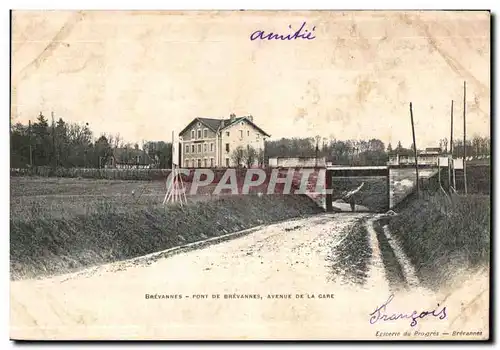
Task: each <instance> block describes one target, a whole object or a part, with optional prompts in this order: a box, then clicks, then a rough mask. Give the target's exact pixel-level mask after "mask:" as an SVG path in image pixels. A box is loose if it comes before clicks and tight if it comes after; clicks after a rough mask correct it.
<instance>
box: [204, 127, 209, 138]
mask: <svg viewBox="0 0 500 350" xmlns="http://www.w3.org/2000/svg"><path fill="white" fill-rule="evenodd" d="M207 137H208V129H203V138H205V139H206V138H207Z"/></svg>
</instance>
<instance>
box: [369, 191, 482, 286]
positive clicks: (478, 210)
mask: <svg viewBox="0 0 500 350" xmlns="http://www.w3.org/2000/svg"><path fill="white" fill-rule="evenodd" d="M398 213H399V215H398V216H396V217H393V218H391V219H388V220H382V221H381V222H379V225H378V226H377V227H375V228H376V229H377V231H378V232H379V242H380V246H381V251H382V255H383V259H384V263H385V266H386V271H392V273H391V274H388V277H389V275H392V281H391V282H392V283H394V284H400V283H402V282H404V277H403V275H402V273H401V268H400V266H398V265H399V264H398V263H397V261H396V259H395V257H394V254H393V252H392V250H391V249H388V243H387V242H386V239H385V237H383V236H384V235H383V233H381V231H382V230H381V228H382V225H385V224H388V225H389V229H390V232H391V233H392V235H393V237H395V238H396V239H397V241H398V243H399V244H400V245H401V247H402V249H403V250H404V252H405V254H406V255H407V257H408V259H409V260H410V262H411V264H412V265H413V266H414V267H415V270H416V274H417V277H418V278H419V280H420V283H421V284H422V285H423V286H425V287H428V288H431V289H436V288H439V287H442V286H444V285H446V284H447V282H448V281H450V280H451V279H453V278H454V277H457V276H458V275H459V274H460V273H461V272H463V271H470V270H474V269H476V268H480V267H483V266H488V264H489V261H490V238H491V237H490V229H491V228H490V223H491V219H490V218H491V213H490V197H489V196H485V195H474V194H473V195H468V196H454V197H453V198H452V200H449V199H446V197H444V196H440V195H433V196H424V197H423V198H420V199H418V200H414V201H411V202H408V203H406V205H405V207H404V208H401V209H400V210H399V211H398ZM380 237H383V239H380Z"/></svg>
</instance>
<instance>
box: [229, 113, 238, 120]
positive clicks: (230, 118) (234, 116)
mask: <svg viewBox="0 0 500 350" xmlns="http://www.w3.org/2000/svg"><path fill="white" fill-rule="evenodd" d="M234 118H236V114H234V113H231V114H230V115H229V120H230V121H233V120H234Z"/></svg>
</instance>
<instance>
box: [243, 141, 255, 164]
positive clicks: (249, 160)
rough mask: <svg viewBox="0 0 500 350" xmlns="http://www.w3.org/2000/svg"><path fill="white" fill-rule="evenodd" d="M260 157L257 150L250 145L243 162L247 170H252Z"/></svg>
mask: <svg viewBox="0 0 500 350" xmlns="http://www.w3.org/2000/svg"><path fill="white" fill-rule="evenodd" d="M258 156H259V155H258V153H257V150H256V149H255V148H253V147H252V146H250V145H249V146H248V147H247V149H246V151H245V153H244V155H243V158H244V159H243V161H244V162H245V165H246V166H247V168H251V167H252V166H253V165H254V164H255V162H256V161H257V160H258Z"/></svg>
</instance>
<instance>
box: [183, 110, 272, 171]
mask: <svg viewBox="0 0 500 350" xmlns="http://www.w3.org/2000/svg"><path fill="white" fill-rule="evenodd" d="M179 136H180V139H181V141H180V144H181V152H180V153H181V166H183V167H185V168H207V167H232V166H237V165H238V164H235V162H234V159H233V157H232V152H233V151H234V150H235V149H236V148H238V147H239V146H241V147H243V148H244V149H245V148H247V147H250V146H251V147H253V148H254V149H255V150H256V151H257V152H260V151H263V150H264V141H265V139H266V138H267V137H270V135H269V134H268V133H266V132H265V131H264V130H262V129H261V128H260V127H259V126H257V125H256V124H255V123H254V120H253V117H252V116H243V117H237V116H236V115H234V114H231V115H230V117H229V118H228V119H215V118H195V119H193V120H192V121H191V122H190V123H189V124H188V125H187V126H186V127H185V128H184V129H183V130H182V131H181V132H180V133H179ZM257 162H258V159H256V160H255V162H254V163H255V164H256V163H257Z"/></svg>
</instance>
